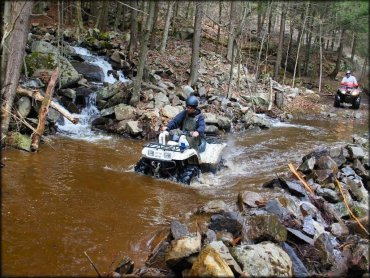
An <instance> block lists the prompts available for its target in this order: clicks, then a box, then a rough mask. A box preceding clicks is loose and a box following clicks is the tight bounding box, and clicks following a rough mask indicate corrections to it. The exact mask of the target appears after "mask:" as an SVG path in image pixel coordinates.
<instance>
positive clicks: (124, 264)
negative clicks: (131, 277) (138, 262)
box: [115, 256, 134, 275]
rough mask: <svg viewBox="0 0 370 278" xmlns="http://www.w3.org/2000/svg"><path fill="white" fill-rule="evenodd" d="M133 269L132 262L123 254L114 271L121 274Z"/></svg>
mask: <svg viewBox="0 0 370 278" xmlns="http://www.w3.org/2000/svg"><path fill="white" fill-rule="evenodd" d="M133 271H134V262H133V261H132V260H131V259H130V257H128V256H125V257H124V258H123V259H122V260H121V261H120V263H119V264H118V266H117V267H116V269H115V272H117V273H119V274H121V275H123V274H130V273H132V272H133Z"/></svg>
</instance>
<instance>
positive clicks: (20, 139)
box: [6, 132, 31, 152]
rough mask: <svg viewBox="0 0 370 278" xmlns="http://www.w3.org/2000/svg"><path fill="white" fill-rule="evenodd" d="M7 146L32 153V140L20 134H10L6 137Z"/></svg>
mask: <svg viewBox="0 0 370 278" xmlns="http://www.w3.org/2000/svg"><path fill="white" fill-rule="evenodd" d="M6 145H9V146H11V147H13V148H16V149H21V150H25V151H27V152H30V151H31V138H30V137H29V136H26V135H23V134H21V133H19V132H9V133H8V135H7V137H6Z"/></svg>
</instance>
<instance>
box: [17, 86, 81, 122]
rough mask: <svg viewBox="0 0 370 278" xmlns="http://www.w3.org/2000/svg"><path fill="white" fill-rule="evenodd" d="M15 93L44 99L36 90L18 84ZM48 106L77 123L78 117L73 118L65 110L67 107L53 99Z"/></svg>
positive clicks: (40, 99) (39, 99)
mask: <svg viewBox="0 0 370 278" xmlns="http://www.w3.org/2000/svg"><path fill="white" fill-rule="evenodd" d="M17 94H19V95H22V96H29V97H31V98H34V99H35V100H38V101H43V100H44V96H43V95H41V94H40V92H39V91H38V90H28V89H25V88H22V87H19V86H18V88H17ZM50 106H51V107H52V108H54V109H55V110H57V111H58V112H59V113H60V114H62V115H63V116H64V117H65V118H66V119H68V120H69V121H70V122H72V123H73V124H77V123H78V121H79V119H78V118H74V117H73V116H72V115H71V114H70V113H69V112H68V111H67V109H65V108H64V107H63V106H61V105H60V104H58V103H56V102H54V101H51V102H50Z"/></svg>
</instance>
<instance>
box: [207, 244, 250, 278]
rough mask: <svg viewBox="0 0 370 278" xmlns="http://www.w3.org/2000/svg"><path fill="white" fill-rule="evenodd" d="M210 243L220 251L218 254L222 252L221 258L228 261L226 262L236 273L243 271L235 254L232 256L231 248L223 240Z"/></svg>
mask: <svg viewBox="0 0 370 278" xmlns="http://www.w3.org/2000/svg"><path fill="white" fill-rule="evenodd" d="M209 245H210V246H211V247H213V248H214V249H215V250H216V251H217V252H218V254H220V256H221V258H222V259H223V260H224V261H225V262H226V264H227V265H228V266H229V267H230V268H231V270H232V271H233V272H234V273H237V274H241V273H242V272H243V271H242V269H241V268H240V266H239V265H238V263H237V262H236V261H235V259H234V258H233V256H231V254H230V251H229V249H228V248H227V247H226V245H225V244H224V243H223V242H222V241H214V242H212V243H210V244H209Z"/></svg>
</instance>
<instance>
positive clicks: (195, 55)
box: [188, 1, 204, 86]
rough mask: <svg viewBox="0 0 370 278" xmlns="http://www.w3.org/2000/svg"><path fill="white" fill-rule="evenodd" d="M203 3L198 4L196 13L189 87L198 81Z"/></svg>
mask: <svg viewBox="0 0 370 278" xmlns="http://www.w3.org/2000/svg"><path fill="white" fill-rule="evenodd" d="M203 4H204V3H203V2H202V1H200V2H196V11H195V23H194V37H193V45H192V49H193V51H192V55H191V67H190V78H189V82H188V83H189V85H190V86H193V85H194V84H195V82H196V81H197V79H198V69H199V50H200V38H201V33H202V20H203Z"/></svg>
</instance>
